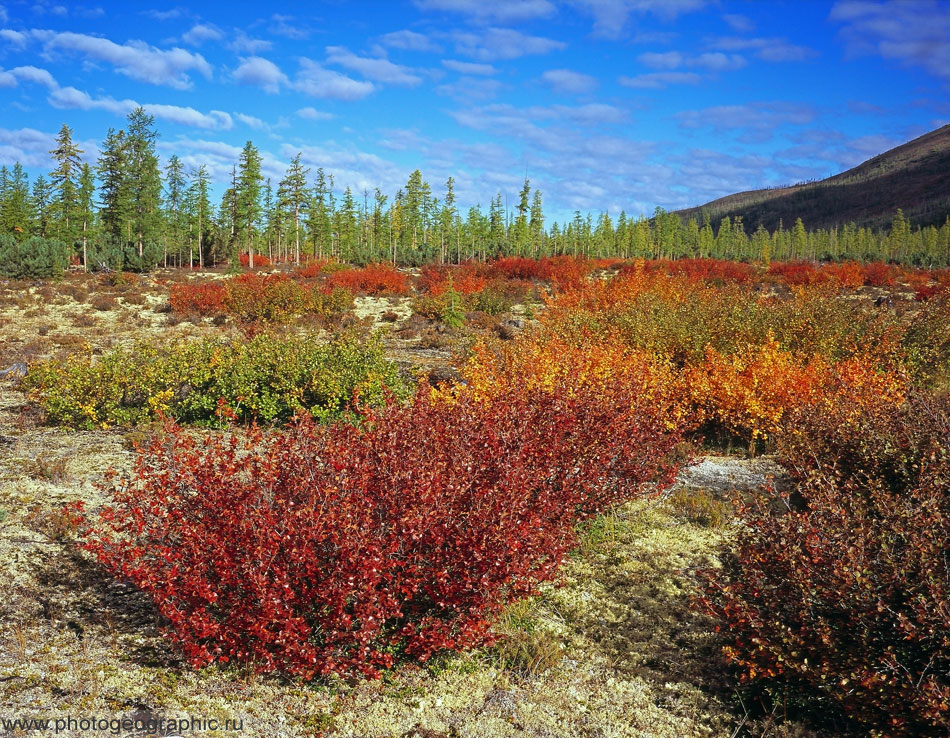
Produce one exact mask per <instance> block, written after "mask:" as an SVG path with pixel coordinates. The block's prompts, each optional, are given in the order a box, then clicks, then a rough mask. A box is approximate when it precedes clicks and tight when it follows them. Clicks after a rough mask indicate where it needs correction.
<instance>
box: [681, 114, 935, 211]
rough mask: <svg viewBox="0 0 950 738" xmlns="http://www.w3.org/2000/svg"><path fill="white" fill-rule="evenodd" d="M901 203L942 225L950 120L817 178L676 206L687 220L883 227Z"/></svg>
mask: <svg viewBox="0 0 950 738" xmlns="http://www.w3.org/2000/svg"><path fill="white" fill-rule="evenodd" d="M897 208H901V209H902V210H903V212H904V215H905V217H906V218H907V219H908V220H909V221H910V222H911V223H913V224H914V225H919V226H927V225H934V226H940V224H941V223H943V222H944V220H945V219H946V217H947V213H948V212H950V125H946V126H943V127H942V128H938V129H937V130H935V131H931V132H930V133H927V134H925V135H923V136H921V137H920V138H916V139H914V140H913V141H910V142H908V143H906V144H903V145H902V146H898V147H897V148H895V149H891V150H890V151H886V152H885V153H883V154H881V155H880V156H875V157H874V158H873V159H869V160H868V161H866V162H864V163H863V164H861V165H859V166H857V167H854V168H853V169H849V170H848V171H846V172H843V173H841V174H838V175H835V176H834V177H829V178H828V179H823V180H821V181H819V182H809V183H807V184H800V185H795V186H793V187H780V188H776V189H767V190H750V191H748V192H739V193H737V194H735V195H729V196H728V197H722V198H720V199H718V200H713V201H712V202H709V203H706V204H705V205H701V206H699V207H695V208H687V209H685V210H680V211H677V212H678V214H679V215H681V216H682V217H683V218H685V219H689V218H702V214H703V213H704V212H705V213H708V214H709V217H710V218H712V219H713V220H714V221H717V222H718V221H719V220H720V219H721V218H724V217H727V216H728V217H729V218H731V219H735V218H736V217H741V218H742V219H743V220H744V221H745V223H746V224H747V225H748V226H751V227H752V228H757V227H758V226H759V225H762V226H763V227H765V228H767V229H769V230H774V229H776V228H778V226H779V224H780V223H782V222H784V223H785V224H786V225H788V224H789V223H793V222H794V221H795V219H796V218H802V219H803V220H804V221H805V222H806V223H807V224H808V225H809V227H812V228H834V227H835V226H840V225H842V224H844V223H849V222H853V223H855V224H857V225H858V226H865V227H869V228H882V227H884V226H885V225H887V224H888V223H890V221H891V218H892V217H893V215H894V211H895V210H896V209H897Z"/></svg>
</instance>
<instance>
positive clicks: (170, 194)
mask: <svg viewBox="0 0 950 738" xmlns="http://www.w3.org/2000/svg"><path fill="white" fill-rule="evenodd" d="M184 208H185V169H184V166H182V163H181V160H180V159H179V158H178V157H177V156H176V155H174V154H172V156H170V157H169V159H168V164H167V165H166V166H165V209H166V210H167V211H168V213H167V219H168V230H169V232H170V234H171V238H172V247H173V248H174V249H175V251H176V252H178V253H180V250H181V234H182V232H183V231H184V222H183V221H184V215H185V213H184ZM162 258H163V261H164V262H165V266H168V248H167V246H166V248H165V249H164V254H163V257H162ZM192 266H194V262H193V255H192V254H190V253H189V261H188V268H189V269H191V267H192Z"/></svg>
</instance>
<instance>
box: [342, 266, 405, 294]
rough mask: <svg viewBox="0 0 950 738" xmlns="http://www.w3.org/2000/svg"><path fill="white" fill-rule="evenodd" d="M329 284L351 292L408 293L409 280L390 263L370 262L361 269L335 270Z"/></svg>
mask: <svg viewBox="0 0 950 738" xmlns="http://www.w3.org/2000/svg"><path fill="white" fill-rule="evenodd" d="M327 284H328V285H329V286H330V288H331V289H332V288H333V287H343V288H345V289H347V290H349V291H350V292H353V293H358V294H364V295H407V294H409V280H407V279H406V275H405V274H403V273H402V272H400V271H398V270H397V269H396V267H394V266H391V265H389V264H369V265H367V266H365V267H362V268H360V269H344V270H341V271H338V272H333V273H332V274H331V275H330V276H329V277H328V278H327Z"/></svg>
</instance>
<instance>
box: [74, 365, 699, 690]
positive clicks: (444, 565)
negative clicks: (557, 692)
mask: <svg viewBox="0 0 950 738" xmlns="http://www.w3.org/2000/svg"><path fill="white" fill-rule="evenodd" d="M567 389H568V385H567V384H566V383H565V382H563V381H559V382H555V383H554V385H553V386H552V387H551V390H552V391H542V392H539V391H534V390H529V389H527V388H524V389H521V390H520V391H519V390H518V388H517V387H516V386H512V387H511V388H510V391H507V392H506V393H505V394H504V395H503V396H498V397H494V398H490V399H489V398H485V397H480V396H477V395H476V394H475V393H471V392H467V391H465V390H463V389H460V390H459V391H457V392H455V393H453V394H452V395H451V396H445V395H441V394H436V395H431V394H430V393H429V392H428V391H426V390H424V389H422V390H420V391H419V392H418V393H417V395H416V397H415V399H414V401H413V402H411V403H409V404H399V403H392V404H390V405H389V406H388V407H386V408H385V409H383V410H381V411H379V412H377V413H373V412H370V411H367V413H368V414H367V417H366V418H365V421H364V422H363V423H362V424H361V425H360V426H359V427H356V426H353V425H349V424H335V425H331V426H329V427H320V426H317V425H315V424H314V423H313V422H312V421H310V420H309V419H307V418H305V417H304V418H301V419H299V421H298V422H297V423H296V424H295V425H293V426H292V427H291V428H290V429H289V430H288V431H286V432H280V433H273V434H264V433H262V432H261V431H260V430H257V429H252V430H251V431H250V432H248V433H245V434H240V435H237V434H236V435H234V436H231V437H210V438H206V439H205V440H203V441H199V440H196V439H195V438H194V437H193V436H192V435H189V434H187V433H184V432H183V431H181V430H179V429H178V428H176V427H174V426H170V427H169V428H168V432H167V435H166V436H164V437H162V438H159V439H156V440H155V441H153V443H152V444H151V446H150V447H149V448H147V449H145V450H144V451H143V452H142V453H141V455H140V456H139V459H138V463H137V466H136V469H135V472H134V473H133V474H132V475H131V477H129V478H128V479H123V480H117V481H116V482H115V487H114V489H113V499H114V505H113V507H112V508H111V509H110V510H108V511H106V512H105V513H104V514H103V515H102V516H101V522H100V524H99V526H98V527H97V529H96V530H95V531H93V532H90V533H89V536H90V537H89V541H88V545H89V547H90V548H91V549H92V550H93V551H94V552H95V553H96V554H97V555H98V557H99V560H100V561H101V562H102V563H104V564H105V565H106V566H107V567H108V568H109V569H110V570H111V571H113V572H114V573H116V574H118V575H121V576H122V577H124V578H126V579H128V580H130V581H131V582H132V583H134V584H135V586H137V587H138V588H139V589H141V590H142V591H144V592H145V593H147V594H148V595H149V596H150V597H151V598H152V599H153V600H154V602H155V603H156V606H157V607H158V609H159V611H160V612H161V614H162V615H163V616H164V618H165V619H166V621H167V623H168V631H169V633H170V635H171V637H172V638H173V639H174V641H175V642H177V643H178V644H179V645H180V647H181V648H182V650H183V652H184V654H185V655H186V656H187V658H188V660H189V661H190V662H191V663H192V664H193V665H195V666H202V665H205V664H208V663H212V662H222V663H223V662H228V661H238V662H247V663H251V664H253V665H254V666H255V668H256V669H258V670H260V671H274V670H278V671H281V672H284V673H289V674H294V675H299V676H301V677H305V678H309V677H313V676H315V675H320V674H330V673H336V674H343V675H352V674H364V675H368V676H378V675H379V671H380V669H383V668H386V667H388V666H390V665H392V664H393V662H394V658H395V657H396V656H398V655H400V654H403V655H405V656H408V657H412V658H416V659H419V660H423V661H424V660H426V659H427V658H429V657H430V656H431V655H432V654H434V653H436V652H438V651H440V650H442V649H450V648H463V647H468V646H472V645H476V644H479V643H483V642H485V641H486V640H489V639H490V635H489V631H488V625H489V622H490V619H491V618H492V616H494V615H497V613H498V612H499V610H500V609H501V608H502V607H503V606H504V605H505V604H506V603H508V602H511V601H512V600H514V599H517V598H519V597H523V596H525V595H527V594H530V593H532V592H534V591H535V589H536V587H537V585H538V583H539V582H541V581H544V580H547V579H550V578H551V577H552V576H553V575H554V573H555V571H556V569H557V568H558V566H559V565H560V563H561V562H562V560H563V557H564V555H565V554H566V553H567V551H568V550H569V549H571V548H572V547H573V546H574V545H575V544H576V536H575V528H574V524H575V523H576V522H577V521H578V520H579V519H582V518H584V517H586V516H589V515H591V514H594V513H597V512H599V511H601V510H603V509H605V508H606V507H607V506H609V505H612V504H615V503H617V502H620V501H622V500H626V499H630V498H632V497H636V496H637V495H641V494H644V493H646V492H647V491H648V490H652V491H657V490H660V489H662V488H663V487H664V486H665V485H667V484H669V483H670V482H671V481H672V477H673V474H674V472H675V469H676V464H675V462H674V460H673V458H672V456H671V453H672V451H673V449H674V447H675V446H676V444H677V443H678V442H679V440H680V435H681V429H680V428H679V427H677V426H676V425H675V424H673V425H672V426H671V424H670V423H669V422H668V420H667V418H665V417H663V416H662V415H661V414H660V413H658V412H656V410H655V408H654V406H653V404H652V403H651V402H649V401H648V400H647V398H646V397H645V396H644V395H643V394H641V392H640V391H639V388H638V387H637V386H636V383H635V382H620V383H618V386H617V387H615V388H613V390H612V391H611V392H610V393H609V394H604V393H599V392H596V391H593V390H592V389H589V388H585V387H580V388H572V391H571V392H567V391H565V390H567ZM648 483H649V484H648Z"/></svg>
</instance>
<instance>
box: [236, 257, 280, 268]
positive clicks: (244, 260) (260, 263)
mask: <svg viewBox="0 0 950 738" xmlns="http://www.w3.org/2000/svg"><path fill="white" fill-rule="evenodd" d="M238 259H239V260H240V261H241V266H242V267H244V268H245V269H246V268H247V267H248V266H250V264H251V257H250V255H249V254H241V255H240V256H238ZM269 266H272V263H271V260H270V259H269V258H267V257H266V256H265V255H264V254H254V268H255V269H257V268H258V267H269Z"/></svg>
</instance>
